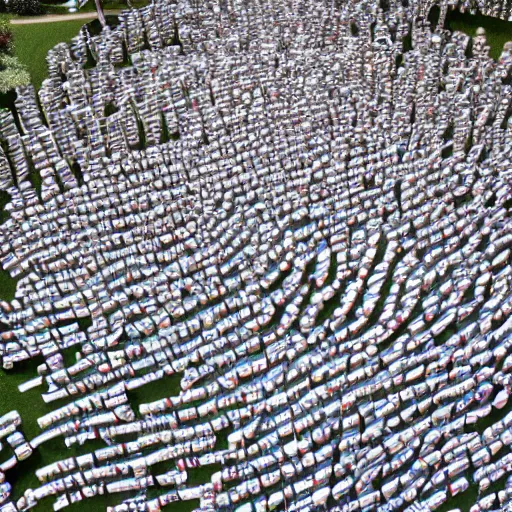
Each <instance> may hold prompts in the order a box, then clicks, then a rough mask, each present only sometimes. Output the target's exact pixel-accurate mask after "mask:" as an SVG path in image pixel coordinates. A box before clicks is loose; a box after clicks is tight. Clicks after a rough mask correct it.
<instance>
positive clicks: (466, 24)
mask: <svg viewBox="0 0 512 512" xmlns="http://www.w3.org/2000/svg"><path fill="white" fill-rule="evenodd" d="M447 21H448V27H449V28H450V29H451V30H459V31H460V32H464V33H466V34H468V35H470V36H474V35H475V34H476V29H477V28H478V27H483V28H484V29H485V31H486V35H487V42H488V43H489V45H490V47H491V56H492V58H493V59H496V60H497V59H499V57H500V55H501V51H502V50H503V45H504V44H505V43H506V42H507V41H512V22H509V21H503V20H498V19H496V18H491V17H489V16H482V15H481V14H476V15H472V14H468V13H464V14H462V13H460V12H459V11H452V12H450V13H449V16H448V20H447Z"/></svg>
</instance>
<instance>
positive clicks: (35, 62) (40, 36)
mask: <svg viewBox="0 0 512 512" xmlns="http://www.w3.org/2000/svg"><path fill="white" fill-rule="evenodd" d="M83 25H84V20H70V21H62V22H57V23H35V24H31V25H12V30H13V32H14V40H15V44H16V55H17V56H18V58H19V59H20V60H21V62H23V63H24V64H25V65H26V66H27V67H28V69H29V71H30V75H31V77H32V83H33V84H34V86H35V87H37V88H39V87H40V86H41V83H42V82H43V80H44V79H45V78H46V77H47V75H48V68H47V65H46V55H47V54H48V51H49V50H51V49H52V48H53V47H54V46H55V45H56V44H58V43H62V42H65V43H68V42H69V41H71V38H73V37H74V36H76V35H78V32H79V31H80V29H81V28H82V26H83Z"/></svg>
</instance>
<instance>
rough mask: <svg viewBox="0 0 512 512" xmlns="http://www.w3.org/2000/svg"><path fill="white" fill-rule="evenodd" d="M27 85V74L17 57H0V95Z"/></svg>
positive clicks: (28, 77)
mask: <svg viewBox="0 0 512 512" xmlns="http://www.w3.org/2000/svg"><path fill="white" fill-rule="evenodd" d="M29 83H30V75H29V72H28V71H27V68H26V67H25V66H24V65H23V64H22V63H21V62H20V61H19V59H18V57H15V56H13V55H7V54H4V55H1V56H0V93H2V94H4V93H6V92H8V91H10V90H11V89H15V88H16V87H19V86H20V85H27V84H29Z"/></svg>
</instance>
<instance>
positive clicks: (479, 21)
mask: <svg viewBox="0 0 512 512" xmlns="http://www.w3.org/2000/svg"><path fill="white" fill-rule="evenodd" d="M119 6H121V7H124V5H122V4H119ZM119 6H117V5H115V4H109V5H108V7H109V8H114V9H115V8H118V7H119ZM136 6H138V4H136ZM86 8H87V9H91V8H93V2H89V3H88V4H87V7H86ZM52 9H53V11H52V12H61V11H59V9H62V8H60V7H58V6H55V5H54V6H52ZM83 23H84V21H83V20H66V21H63V22H58V23H49V24H45V23H41V24H30V25H13V32H14V36H15V42H16V55H17V56H18V57H19V59H20V60H21V61H22V62H23V63H24V64H26V65H27V67H28V68H29V71H30V73H31V76H32V83H33V84H34V86H35V87H36V88H39V87H40V86H41V83H42V81H43V80H44V78H45V77H46V75H47V70H46V54H47V52H48V50H50V49H51V48H53V47H54V46H55V45H56V44H58V43H60V42H69V41H70V40H71V38H72V37H74V36H75V35H77V33H78V31H79V29H80V27H81V26H82V25H83ZM449 24H450V26H451V28H452V29H455V30H461V31H463V32H466V33H468V34H469V35H474V34H475V31H476V28H477V27H479V26H483V27H484V28H485V29H486V31H487V37H488V41H489V43H490V45H491V48H492V49H491V53H492V56H493V57H494V58H495V59H496V58H499V55H500V53H501V49H502V48H503V44H504V43H505V42H506V41H508V40H512V29H511V27H512V24H510V23H507V22H502V21H500V20H495V19H493V18H487V17H484V16H471V15H468V14H460V13H451V15H450V17H449ZM13 98H14V95H13V94H10V95H4V96H3V97H0V105H1V106H5V107H10V106H11V105H12V101H13ZM0 199H1V198H0ZM2 202H4V201H2ZM15 285H16V282H15V281H14V280H13V279H11V278H10V276H9V275H8V273H6V272H4V271H1V270H0V298H2V299H5V300H12V298H13V297H14V291H15ZM72 355H73V354H68V356H70V357H72ZM41 362H42V361H31V362H30V363H25V364H21V365H19V366H17V367H16V369H15V370H14V371H0V415H1V414H5V413H7V412H8V411H10V410H13V409H16V410H18V411H19V412H20V414H21V416H22V419H23V426H22V429H23V431H24V433H25V434H26V436H27V437H28V438H29V439H31V438H33V437H34V436H36V435H37V434H38V433H39V427H38V426H37V418H38V417H40V416H42V415H43V414H46V413H47V412H50V411H52V410H54V409H55V406H56V404H51V405H46V404H45V403H44V402H43V401H42V399H41V396H40V394H39V391H38V389H35V390H32V391H29V392H27V393H25V394H20V393H19V392H18V389H17V386H18V385H19V384H21V383H23V382H25V381H27V380H29V379H31V378H32V377H34V376H35V375H36V367H37V364H40V363H41ZM162 384H163V383H161V382H156V383H155V384H153V385H148V386H145V387H144V388H143V390H141V391H139V392H138V393H134V394H133V395H134V396H131V397H130V398H133V401H134V403H135V402H147V401H151V400H155V399H158V398H163V397H164V396H168V395H170V394H174V393H176V392H177V390H178V384H177V382H175V381H173V382H172V383H169V382H166V383H165V386H162ZM57 406H58V404H57ZM500 415H501V413H500ZM497 419H499V418H496V417H494V415H493V418H492V420H493V421H496V420H497ZM485 423H489V419H488V418H486V419H485ZM483 426H484V425H481V424H479V425H478V427H479V431H481V429H482V428H483ZM98 446H103V444H102V443H97V442H88V443H86V444H85V445H84V446H83V447H77V446H74V447H73V448H71V449H69V450H68V449H66V447H65V446H64V444H63V443H62V441H61V440H60V439H57V440H54V441H53V442H51V443H47V444H45V445H43V446H42V447H40V449H38V451H37V453H36V454H34V455H33V456H32V457H31V458H29V459H28V460H27V461H25V462H23V463H21V464H19V465H18V466H17V467H16V468H15V469H14V470H12V471H10V472H9V473H8V474H7V479H8V481H10V482H11V483H12V484H13V486H14V496H15V497H19V496H20V494H21V493H22V491H23V490H24V489H26V488H30V487H32V488H33V487H34V486H37V485H38V482H37V479H36V478H35V475H34V471H35V469H36V468H38V467H41V466H42V465H45V464H49V463H51V462H54V461H56V460H58V459H62V458H66V457H70V456H73V455H79V454H82V453H87V452H89V451H91V450H94V449H95V448H97V447H98ZM7 452H8V450H5V451H4V452H3V453H0V460H4V459H5V457H6V456H7ZM168 466H170V465H168ZM200 471H201V470H198V469H196V470H193V471H191V472H190V473H191V478H193V479H194V480H196V479H198V477H199V476H200V475H201V473H200ZM205 471H206V472H208V469H207V468H205ZM204 476H206V475H204ZM502 486H503V483H501V487H502ZM476 495H477V490H476V488H475V487H474V486H472V487H470V489H468V491H466V492H465V493H463V494H462V495H461V496H460V497H458V498H456V499H457V506H458V507H459V508H460V509H461V510H462V512H468V511H469V507H470V506H471V505H472V504H473V503H474V501H475V498H476ZM122 499H123V496H115V495H114V496H108V497H96V498H94V499H92V500H87V501H85V502H81V503H77V504H74V505H72V506H71V507H69V508H67V509H66V510H69V511H70V512H79V511H80V512H81V511H84V512H86V511H87V512H88V511H89V510H98V511H99V510H104V508H105V506H106V505H107V504H114V503H118V502H120V501H121V500H122ZM52 501H53V500H52V499H51V498H47V499H45V500H44V501H43V502H41V504H40V506H38V507H37V508H36V509H35V510H36V511H41V512H46V511H50V510H52ZM196 506H197V502H188V503H187V502H178V503H176V504H174V505H172V506H169V507H168V508H167V510H168V511H169V512H186V511H187V510H191V509H192V508H194V507H196ZM453 506H454V505H453V502H450V505H448V504H447V505H446V507H443V508H442V509H440V510H449V509H450V508H453Z"/></svg>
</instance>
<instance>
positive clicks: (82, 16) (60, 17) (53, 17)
mask: <svg viewBox="0 0 512 512" xmlns="http://www.w3.org/2000/svg"><path fill="white" fill-rule="evenodd" d="M104 12H105V16H108V15H116V14H120V13H121V11H120V10H118V9H116V10H111V11H109V10H106V11H104ZM97 17H98V14H97V13H96V12H95V11H94V12H76V13H70V14H45V15H44V16H31V17H29V18H13V19H11V23H12V24H13V25H31V24H32V23H56V22H58V21H70V20H93V19H94V18H97Z"/></svg>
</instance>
